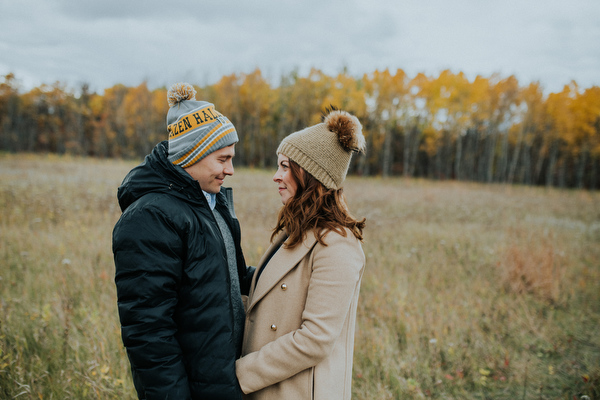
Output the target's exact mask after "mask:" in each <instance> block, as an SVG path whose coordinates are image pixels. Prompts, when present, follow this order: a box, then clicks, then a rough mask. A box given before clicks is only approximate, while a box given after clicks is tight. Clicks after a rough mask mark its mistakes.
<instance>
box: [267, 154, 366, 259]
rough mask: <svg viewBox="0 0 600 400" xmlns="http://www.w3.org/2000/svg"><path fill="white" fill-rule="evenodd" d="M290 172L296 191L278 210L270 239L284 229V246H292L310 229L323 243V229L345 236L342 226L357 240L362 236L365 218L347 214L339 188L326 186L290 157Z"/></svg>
mask: <svg viewBox="0 0 600 400" xmlns="http://www.w3.org/2000/svg"><path fill="white" fill-rule="evenodd" d="M290 172H291V175H292V179H293V180H294V181H295V182H296V185H297V189H296V193H295V194H294V196H293V197H292V198H291V199H289V200H288V202H287V203H286V204H285V205H284V206H283V207H282V208H281V210H280V211H279V216H278V217H277V226H276V227H275V229H274V230H273V234H272V235H271V240H273V239H274V238H275V235H277V233H279V232H280V231H282V230H284V229H285V231H286V232H287V234H288V240H287V241H286V243H285V247H286V248H291V247H295V246H296V245H297V244H298V243H301V242H302V240H304V235H305V234H306V232H308V231H309V230H310V229H314V230H315V236H316V237H317V240H318V241H319V243H321V244H323V245H325V246H326V245H327V244H326V243H325V242H324V241H323V237H324V236H325V235H326V234H327V232H329V231H335V232H337V233H339V234H340V235H342V236H346V230H345V229H344V228H348V229H349V230H350V231H351V232H352V233H353V234H354V236H355V237H356V238H357V239H358V240H360V241H362V240H363V235H362V231H363V229H364V227H365V221H366V218H363V219H362V220H360V221H358V220H357V219H355V218H354V217H353V216H352V215H350V211H349V210H348V206H347V205H346V200H345V198H344V194H343V189H342V188H340V189H327V188H326V187H325V186H324V185H323V184H322V183H321V182H319V181H318V180H316V179H315V177H313V176H312V175H311V174H309V173H308V172H306V171H305V170H303V169H302V168H301V167H300V166H299V165H298V164H296V163H295V162H294V161H292V160H290Z"/></svg>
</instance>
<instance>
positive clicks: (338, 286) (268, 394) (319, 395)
mask: <svg viewBox="0 0 600 400" xmlns="http://www.w3.org/2000/svg"><path fill="white" fill-rule="evenodd" d="M285 239H286V235H285V234H280V235H279V236H278V237H276V238H275V240H274V241H273V244H272V245H271V247H270V248H269V249H267V251H266V252H265V254H264V255H263V257H262V259H261V261H260V262H259V265H258V267H257V273H255V274H254V279H253V281H252V287H251V289H250V296H249V299H248V306H247V313H246V323H245V331H244V342H243V348H242V357H241V358H240V359H239V360H237V362H236V374H237V376H238V380H239V382H240V386H241V388H242V391H243V392H244V393H246V395H245V399H252V400H271V399H272V400H283V399H285V400H308V399H311V400H312V399H314V400H343V399H350V398H351V395H352V393H351V384H352V356H353V352H354V330H355V323H356V308H357V303H358V294H359V289H360V283H361V279H362V275H363V271H364V266H365V256H364V253H363V250H362V246H361V244H360V242H359V241H358V240H357V239H356V238H355V237H354V235H353V234H352V233H351V232H350V231H349V230H347V231H346V237H344V236H342V235H340V234H338V233H335V232H329V233H328V234H327V235H326V236H325V238H324V240H325V243H326V244H327V246H323V245H322V244H320V243H319V242H318V241H317V240H316V238H315V235H314V233H313V232H309V233H308V234H307V235H306V238H305V239H304V241H303V243H301V244H299V245H297V246H296V247H294V248H292V249H285V248H284V247H283V246H281V247H280V248H279V250H277V246H278V245H279V244H281V243H282V242H283V241H284V240H285ZM275 250H276V251H277V252H276V253H275V254H274V255H273V256H272V258H271V259H270V261H268V263H267V265H263V264H264V263H265V260H266V259H268V256H269V255H270V254H271V253H272V252H273V251H275ZM261 268H264V271H263V272H262V274H261V275H260V279H258V281H257V280H256V279H257V274H258V271H259V270H260V269H261Z"/></svg>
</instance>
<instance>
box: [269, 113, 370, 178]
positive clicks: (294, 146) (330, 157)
mask: <svg viewBox="0 0 600 400" xmlns="http://www.w3.org/2000/svg"><path fill="white" fill-rule="evenodd" d="M364 151H365V138H364V136H363V134H362V126H361V124H360V121H359V120H358V118H356V117H355V116H354V115H352V114H349V113H347V112H346V111H341V110H337V109H335V108H334V107H332V108H328V109H327V111H326V114H325V115H324V116H323V122H322V123H320V124H317V125H313V126H310V127H308V128H305V129H303V130H301V131H298V132H295V133H292V134H291V135H289V136H287V137H286V138H284V139H283V141H282V142H281V144H280V145H279V148H278V149H277V154H283V155H284V156H286V157H288V158H289V159H290V160H292V161H295V162H296V163H297V164H298V165H300V166H301V167H302V168H303V169H304V170H305V171H307V172H308V173H310V174H311V175H312V176H314V177H315V178H316V179H317V180H318V181H319V182H321V183H322V184H323V185H325V187H326V188H327V189H339V188H341V187H342V183H343V182H344V179H345V178H346V173H347V172H348V167H349V166H350V159H351V158H352V153H353V152H360V153H364Z"/></svg>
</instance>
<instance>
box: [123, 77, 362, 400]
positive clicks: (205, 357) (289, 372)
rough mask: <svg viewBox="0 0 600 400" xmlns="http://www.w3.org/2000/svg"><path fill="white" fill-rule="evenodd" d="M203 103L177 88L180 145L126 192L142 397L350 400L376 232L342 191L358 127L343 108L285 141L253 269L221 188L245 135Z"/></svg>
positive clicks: (172, 114) (168, 147)
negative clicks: (265, 240) (369, 249)
mask: <svg viewBox="0 0 600 400" xmlns="http://www.w3.org/2000/svg"><path fill="white" fill-rule="evenodd" d="M195 94H196V91H195V90H194V89H193V87H192V86H191V85H188V84H176V85H173V86H172V87H171V89H170V90H169V93H168V96H167V98H168V102H169V105H170V109H169V112H168V114H167V125H168V126H167V129H168V131H169V139H168V141H164V142H162V143H159V144H158V145H157V146H156V147H155V148H154V150H153V151H152V153H151V154H149V155H148V156H146V158H145V160H144V162H143V163H142V164H140V165H139V166H137V167H135V168H134V169H133V170H131V171H130V172H129V174H128V175H127V176H126V177H125V179H124V181H123V183H122V185H121V186H120V188H119V191H118V199H119V204H120V206H121V209H122V210H123V214H122V216H121V218H120V219H119V221H118V222H117V224H116V225H115V229H114V231H113V252H114V259H115V265H116V275H115V282H116V286H117V297H118V308H119V317H120V320H121V332H122V338H123V343H124V344H125V347H126V349H127V355H128V357H129V360H130V363H131V367H132V374H133V381H134V384H135V388H136V390H137V394H138V396H139V398H140V399H147V400H153V399H161V400H163V399H169V400H179V399H183V400H185V399H203V400H204V399H206V400H218V399H228V400H229V399H232V400H233V399H235V400H238V399H242V398H245V399H279V400H281V399H298V400H304V399H317V400H319V399H322V400H325V399H326V400H336V399H350V397H351V381H352V356H353V347H354V327H355V321H356V307H357V301H358V293H359V287H360V281H361V277H362V273H363V269H364V261H365V260H364V253H363V251H362V247H361V242H362V230H363V228H364V225H365V222H364V219H363V220H361V221H358V220H356V219H355V218H354V217H352V216H351V215H350V213H349V210H348V207H347V205H346V202H345V200H344V197H343V194H342V188H341V185H342V182H343V181H344V178H345V176H346V173H347V170H348V166H349V163H350V159H351V156H352V153H353V152H354V151H364V137H363V135H362V132H361V125H360V122H359V121H358V119H357V118H356V117H354V116H352V115H350V114H348V113H347V112H344V111H339V110H335V109H332V110H328V113H327V115H324V117H323V122H322V123H320V124H317V125H314V126H311V127H308V128H306V129H304V130H301V131H299V132H296V133H293V134H291V135H289V136H287V137H286V138H285V139H283V141H282V142H281V144H280V145H279V148H278V149H277V155H278V161H277V164H278V169H277V172H276V173H275V176H274V177H273V180H274V181H275V183H276V184H277V185H278V189H279V194H280V196H281V201H282V203H283V207H282V208H281V210H280V212H279V216H278V219H277V225H276V227H275V229H274V231H273V235H272V236H271V246H270V247H269V248H268V249H267V251H266V253H265V254H264V255H263V257H262V259H261V260H260V262H259V264H258V266H257V267H256V269H254V268H253V267H247V266H246V263H245V261H244V256H243V254H242V249H241V246H240V236H241V234H240V227H239V223H238V220H237V218H236V216H235V213H234V211H233V200H232V192H231V189H230V188H224V187H222V184H223V180H224V178H225V177H226V176H229V175H232V174H233V164H232V159H233V157H234V155H235V149H234V146H235V143H237V141H238V136H237V132H236V130H235V127H234V126H233V124H232V123H231V122H230V121H229V119H228V118H227V117H225V116H224V115H222V114H221V113H219V112H218V111H216V110H215V108H214V105H213V104H210V103H207V102H203V101H196V99H195ZM242 393H243V394H242Z"/></svg>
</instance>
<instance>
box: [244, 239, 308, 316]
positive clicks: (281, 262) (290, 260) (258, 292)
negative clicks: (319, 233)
mask: <svg viewBox="0 0 600 400" xmlns="http://www.w3.org/2000/svg"><path fill="white" fill-rule="evenodd" d="M286 239H287V234H285V233H280V234H279V235H278V236H277V237H276V238H275V240H273V243H272V244H271V246H270V247H269V249H268V250H267V251H266V252H265V254H264V255H263V256H262V258H261V260H260V262H259V268H268V269H267V270H265V271H264V272H263V273H262V274H261V275H260V279H259V280H258V282H256V281H255V279H256V276H257V274H256V273H255V274H254V279H253V280H252V287H253V294H252V298H251V300H250V305H249V306H248V312H250V310H251V309H252V307H254V304H256V303H257V302H258V301H260V299H262V298H263V297H264V296H265V295H266V294H267V293H268V292H269V291H270V290H271V289H272V288H273V286H275V285H276V284H277V282H279V281H280V280H281V278H282V277H284V276H285V275H286V274H287V273H288V272H289V271H290V270H291V269H292V268H294V267H295V266H296V265H297V264H298V263H299V262H300V260H302V259H303V258H304V256H306V254H307V253H308V252H309V251H310V250H311V249H312V248H313V247H314V245H315V243H316V242H317V238H316V237H315V235H314V234H313V232H312V231H310V232H308V234H307V235H306V238H305V239H304V241H302V243H300V244H298V245H297V246H296V247H294V248H293V249H284V248H283V245H282V247H280V249H279V251H277V252H276V253H275V254H274V255H273V257H271V260H269V262H268V264H267V265H263V263H264V261H265V260H266V258H267V256H268V255H269V254H270V252H271V251H273V250H274V249H275V248H276V246H277V245H279V244H282V242H284V241H285V240H286Z"/></svg>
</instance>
